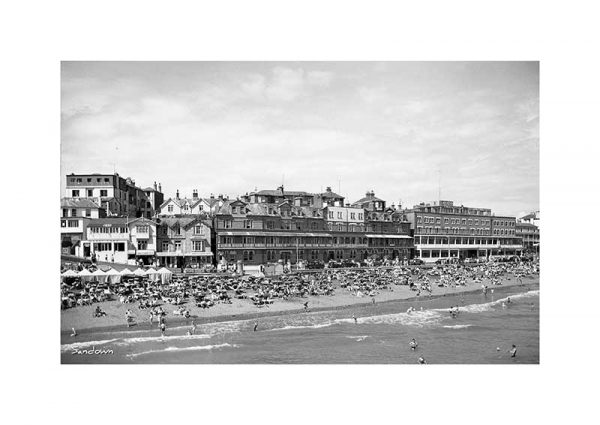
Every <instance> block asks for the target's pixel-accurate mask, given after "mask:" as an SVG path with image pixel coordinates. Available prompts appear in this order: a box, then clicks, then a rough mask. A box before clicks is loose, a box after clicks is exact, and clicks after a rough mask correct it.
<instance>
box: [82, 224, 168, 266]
mask: <svg viewBox="0 0 600 425" xmlns="http://www.w3.org/2000/svg"><path fill="white" fill-rule="evenodd" d="M156 226H157V223H156V222H155V221H152V220H149V219H147V218H145V217H140V218H135V219H131V218H129V217H107V218H99V219H95V220H90V222H89V223H88V225H87V229H86V230H87V236H86V240H85V241H84V242H83V252H82V256H84V257H91V256H95V257H96V259H97V260H98V261H109V262H115V263H124V264H139V263H141V262H142V263H144V264H154V260H155V256H156Z"/></svg>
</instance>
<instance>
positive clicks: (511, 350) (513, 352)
mask: <svg viewBox="0 0 600 425" xmlns="http://www.w3.org/2000/svg"><path fill="white" fill-rule="evenodd" d="M509 353H510V356H511V357H517V346H516V345H515V344H513V345H512V348H511V349H510V351H509Z"/></svg>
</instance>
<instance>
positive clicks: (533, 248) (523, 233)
mask: <svg viewBox="0 0 600 425" xmlns="http://www.w3.org/2000/svg"><path fill="white" fill-rule="evenodd" d="M515 234H516V236H517V237H520V238H522V240H523V250H524V251H527V252H539V247H540V229H539V228H538V227H537V226H536V225H535V224H531V223H527V222H521V221H517V225H516V227H515Z"/></svg>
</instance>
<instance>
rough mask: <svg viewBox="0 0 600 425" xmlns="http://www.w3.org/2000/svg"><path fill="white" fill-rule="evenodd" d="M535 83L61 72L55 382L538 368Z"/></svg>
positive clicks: (246, 70) (533, 79) (206, 67)
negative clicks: (93, 368) (235, 368)
mask: <svg viewBox="0 0 600 425" xmlns="http://www.w3.org/2000/svg"><path fill="white" fill-rule="evenodd" d="M539 83H540V82H539V62H536V61H495V62H494V61H491V62H488V61H485V62H484V61H470V62H457V61H450V62H416V61H406V62H397V61H387V62H386V61H384V62H369V61H363V62H345V61H337V62H336V61H331V62H246V61H229V62H211V61H196V62H168V61H162V62H144V61H141V62H140V61H136V62H108V61H104V62H103V61H97V62H96V61H63V62H62V63H61V66H60V89H61V90H60V132H61V134H60V196H61V198H60V250H61V252H60V273H59V275H57V276H56V277H55V280H54V281H55V285H57V286H58V285H60V361H61V363H63V364H72V363H85V364H107V363H108V364H114V363H116V364H140V363H143V364H165V363H166V364H412V365H418V364H422V365H428V364H506V365H516V364H539V362H540V347H539V340H540V315H539V314H540V302H539V300H540V255H541V254H540V239H541V238H540V227H541V224H540V219H541V218H540V203H539V191H540V177H539V169H540V158H539ZM57 202H58V199H57ZM57 237H58V236H57ZM57 254H58V253H57ZM423 367H426V366H423Z"/></svg>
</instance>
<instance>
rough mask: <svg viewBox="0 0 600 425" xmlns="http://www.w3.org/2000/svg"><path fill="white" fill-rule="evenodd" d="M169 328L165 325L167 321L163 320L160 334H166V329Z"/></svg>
mask: <svg viewBox="0 0 600 425" xmlns="http://www.w3.org/2000/svg"><path fill="white" fill-rule="evenodd" d="M166 329H167V327H166V326H165V322H162V323H161V324H160V335H161V336H165V330H166Z"/></svg>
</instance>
